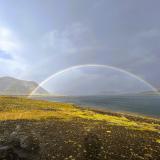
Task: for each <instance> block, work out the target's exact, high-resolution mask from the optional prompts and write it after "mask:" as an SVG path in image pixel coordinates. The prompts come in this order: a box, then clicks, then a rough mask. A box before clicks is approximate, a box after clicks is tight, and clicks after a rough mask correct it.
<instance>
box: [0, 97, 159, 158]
mask: <svg viewBox="0 0 160 160" xmlns="http://www.w3.org/2000/svg"><path fill="white" fill-rule="evenodd" d="M17 125H19V126H20V128H21V131H20V132H22V133H23V134H32V135H34V136H36V138H37V139H39V143H40V146H41V152H40V155H39V157H40V159H44V160H47V159H48V160H50V159H58V160H61V159H66V160H71V159H72V160H81V159H82V160H83V159H93V160H94V159H95V160H96V159H120V160H121V159H131V160H132V159H133V160H135V159H136V160H139V159H145V160H151V159H153V160H159V159H160V155H159V153H160V121H159V120H158V119H152V118H144V117H135V116H130V115H126V116H125V115H124V114H114V113H105V112H103V113H101V112H98V111H96V110H94V111H93V110H89V109H82V108H79V107H76V106H75V105H73V104H65V103H58V102H47V101H38V100H31V99H27V98H20V97H19V98H18V97H0V139H1V143H2V144H5V143H7V140H8V137H9V135H10V134H11V133H12V132H13V131H15V130H16V127H17Z"/></svg>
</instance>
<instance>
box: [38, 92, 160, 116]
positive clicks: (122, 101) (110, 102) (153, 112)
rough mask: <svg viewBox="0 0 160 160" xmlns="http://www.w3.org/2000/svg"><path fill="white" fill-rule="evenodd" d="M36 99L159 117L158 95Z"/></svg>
mask: <svg viewBox="0 0 160 160" xmlns="http://www.w3.org/2000/svg"><path fill="white" fill-rule="evenodd" d="M38 99H44V100H49V101H58V102H68V103H74V104H77V105H80V106H84V107H85V106H92V107H96V108H104V109H107V110H110V111H118V112H132V113H138V114H143V115H149V116H155V117H160V95H123V96H80V97H39V98H38Z"/></svg>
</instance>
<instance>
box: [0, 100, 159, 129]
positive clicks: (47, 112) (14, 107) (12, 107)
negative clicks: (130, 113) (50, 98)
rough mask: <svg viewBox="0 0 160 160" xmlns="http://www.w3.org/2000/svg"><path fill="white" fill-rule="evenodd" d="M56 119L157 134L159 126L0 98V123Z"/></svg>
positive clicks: (68, 107)
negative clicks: (99, 123) (94, 123)
mask: <svg viewBox="0 0 160 160" xmlns="http://www.w3.org/2000/svg"><path fill="white" fill-rule="evenodd" d="M48 118H53V119H54V118H56V119H59V120H73V119H74V118H80V119H84V120H85V119H88V120H93V121H100V122H101V121H104V122H109V123H111V124H112V125H118V126H124V127H128V128H131V129H137V130H147V131H154V132H159V129H158V128H160V125H159V124H153V123H142V122H137V121H133V120H129V119H127V118H126V117H124V116H121V117H120V116H111V115H104V114H100V113H96V112H93V111H91V110H87V109H83V110H82V109H80V108H77V107H74V105H72V104H66V103H58V102H47V101H38V100H31V99H27V98H13V97H0V121H4V120H5V121H6V120H18V119H26V120H42V119H48Z"/></svg>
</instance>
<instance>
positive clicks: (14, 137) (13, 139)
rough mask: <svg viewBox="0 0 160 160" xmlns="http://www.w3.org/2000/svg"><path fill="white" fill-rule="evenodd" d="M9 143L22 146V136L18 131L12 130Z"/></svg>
mask: <svg viewBox="0 0 160 160" xmlns="http://www.w3.org/2000/svg"><path fill="white" fill-rule="evenodd" d="M9 144H10V145H12V146H13V147H19V146H20V137H19V135H18V133H17V132H12V133H11V134H10V137H9Z"/></svg>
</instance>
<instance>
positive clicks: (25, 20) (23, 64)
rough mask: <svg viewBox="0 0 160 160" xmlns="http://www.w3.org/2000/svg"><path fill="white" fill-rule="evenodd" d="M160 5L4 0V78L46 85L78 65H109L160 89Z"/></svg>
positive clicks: (0, 65)
mask: <svg viewBox="0 0 160 160" xmlns="http://www.w3.org/2000/svg"><path fill="white" fill-rule="evenodd" d="M159 6H160V1H159V0H152V1H151V0H121V1H119V0H98V1H97V0H67V1H66V0H61V1H59V0H23V1H22V0H14V1H13V0H0V76H12V77H16V78H20V79H26V80H33V81H36V82H38V83H40V82H41V81H43V80H45V79H46V78H47V77H49V76H51V75H52V74H54V73H56V72H58V71H59V70H63V69H65V68H68V67H71V66H74V65H82V64H103V65H110V66H114V67H117V68H121V69H123V70H126V71H128V72H131V73H133V74H135V75H137V76H139V77H141V78H143V79H144V80H146V81H147V82H149V83H150V84H152V85H153V86H154V87H157V88H160V69H159V68H160V63H159V62H160V53H159V52H160V45H159V44H160V21H159V15H160V10H159ZM83 72H85V71H83ZM94 75H98V76H99V77H101V76H103V73H101V72H100V71H97V72H94ZM83 76H86V72H85V73H84V75H83ZM113 78H114V76H113ZM64 79H65V78H64ZM77 83H79V82H77Z"/></svg>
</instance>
